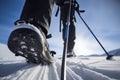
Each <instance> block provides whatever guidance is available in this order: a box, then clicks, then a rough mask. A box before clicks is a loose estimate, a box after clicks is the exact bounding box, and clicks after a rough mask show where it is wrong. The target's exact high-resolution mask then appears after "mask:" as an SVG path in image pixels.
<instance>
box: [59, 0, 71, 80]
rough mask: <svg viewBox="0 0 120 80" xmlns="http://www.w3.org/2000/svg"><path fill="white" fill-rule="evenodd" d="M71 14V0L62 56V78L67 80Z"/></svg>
mask: <svg viewBox="0 0 120 80" xmlns="http://www.w3.org/2000/svg"><path fill="white" fill-rule="evenodd" d="M70 14H71V0H70V2H69V11H68V16H67V22H66V29H65V35H64V40H65V42H64V50H63V56H62V67H61V80H66V57H67V48H68V37H69V25H70Z"/></svg>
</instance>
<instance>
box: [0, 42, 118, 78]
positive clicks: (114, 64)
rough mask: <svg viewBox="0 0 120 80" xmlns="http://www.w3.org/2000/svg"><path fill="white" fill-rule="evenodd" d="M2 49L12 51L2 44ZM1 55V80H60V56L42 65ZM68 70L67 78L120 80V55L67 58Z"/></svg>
mask: <svg viewBox="0 0 120 80" xmlns="http://www.w3.org/2000/svg"><path fill="white" fill-rule="evenodd" d="M2 48H4V51H1V49H2ZM2 50H3V49H2ZM0 51H1V52H4V54H9V53H10V52H8V51H9V50H7V48H6V49H5V46H4V47H3V45H2V46H1V44H0ZM2 54H3V53H2ZM10 55H11V54H10ZM0 57H1V59H0V80H60V74H61V59H60V58H58V59H56V60H55V62H54V63H52V64H50V65H41V64H28V63H26V61H25V60H24V59H23V58H19V59H18V58H14V59H13V57H14V55H12V56H9V59H8V58H7V59H6V58H2V56H1V53H0ZM10 57H11V58H10ZM66 72H67V76H66V77H67V80H120V57H119V56H118V57H114V59H113V60H109V61H107V60H105V57H81V56H77V57H73V58H67V71H66Z"/></svg>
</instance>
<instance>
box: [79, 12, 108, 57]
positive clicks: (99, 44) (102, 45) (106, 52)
mask: <svg viewBox="0 0 120 80" xmlns="http://www.w3.org/2000/svg"><path fill="white" fill-rule="evenodd" d="M78 15H79V17H80V18H81V20H82V21H83V23H84V24H85V26H86V27H87V28H88V30H89V31H90V32H91V34H92V35H93V36H94V38H95V39H96V40H97V42H98V43H99V45H100V46H101V48H102V49H103V50H104V52H105V53H106V54H107V56H109V54H108V52H107V51H106V50H105V48H104V47H103V45H102V44H101V43H100V41H99V40H98V38H97V37H96V36H95V34H94V33H93V31H92V30H91V29H90V27H89V26H88V25H87V23H86V22H85V21H84V19H83V18H82V16H81V15H80V13H78Z"/></svg>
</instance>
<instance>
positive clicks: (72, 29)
mask: <svg viewBox="0 0 120 80" xmlns="http://www.w3.org/2000/svg"><path fill="white" fill-rule="evenodd" d="M65 27H66V24H65V22H63V31H62V36H63V40H64V37H65ZM75 38H76V33H75V25H74V22H71V23H70V26H69V38H68V49H67V53H69V52H70V53H73V49H74V45H75Z"/></svg>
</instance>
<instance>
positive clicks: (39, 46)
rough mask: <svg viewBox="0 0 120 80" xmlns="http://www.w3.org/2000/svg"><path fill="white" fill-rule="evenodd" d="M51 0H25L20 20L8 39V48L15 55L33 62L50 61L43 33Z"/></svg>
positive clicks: (44, 32)
mask: <svg viewBox="0 0 120 80" xmlns="http://www.w3.org/2000/svg"><path fill="white" fill-rule="evenodd" d="M53 5H54V2H53V0H42V1H41V0H26V2H25V5H24V8H23V11H22V14H21V17H20V20H18V21H17V22H16V25H15V26H16V27H15V29H14V30H13V31H12V32H11V34H10V37H9V39H8V48H9V49H10V50H11V51H12V52H13V53H15V55H16V56H23V57H25V58H27V60H28V61H30V62H34V63H49V62H51V61H52V57H51V55H50V50H49V47H48V43H47V40H46V37H45V35H47V32H48V29H49V26H50V21H51V14H52V8H53Z"/></svg>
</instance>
